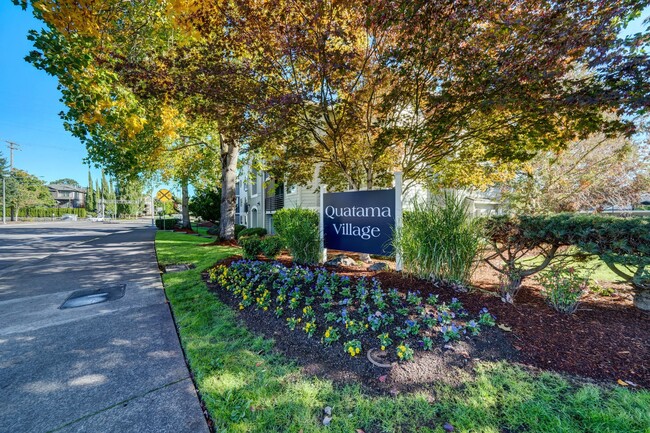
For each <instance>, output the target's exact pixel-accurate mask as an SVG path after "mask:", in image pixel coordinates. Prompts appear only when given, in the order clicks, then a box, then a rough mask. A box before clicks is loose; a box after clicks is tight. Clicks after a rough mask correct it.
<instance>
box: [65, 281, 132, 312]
mask: <svg viewBox="0 0 650 433" xmlns="http://www.w3.org/2000/svg"><path fill="white" fill-rule="evenodd" d="M125 290H126V284H119V285H116V286H109V287H102V288H101V289H84V290H77V291H76V292H72V294H71V295H70V296H68V299H66V300H65V302H64V303H63V304H61V306H60V307H59V309H61V310H63V309H65V308H76V307H85V306H86V305H93V304H99V303H101V302H106V301H114V300H116V299H120V298H121V297H122V296H124V291H125Z"/></svg>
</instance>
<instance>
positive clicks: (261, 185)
mask: <svg viewBox="0 0 650 433" xmlns="http://www.w3.org/2000/svg"><path fill="white" fill-rule="evenodd" d="M318 172H319V170H318V167H316V169H315V170H314V176H313V178H312V180H311V182H310V183H309V184H307V185H303V186H300V185H286V184H285V183H284V182H278V181H277V180H276V179H273V178H270V177H269V175H268V173H266V172H263V171H256V170H254V169H252V168H251V167H250V166H249V165H245V166H244V167H243V168H242V170H241V171H240V173H239V176H238V179H237V185H236V187H235V191H236V195H237V207H236V214H235V223H236V224H242V225H245V226H246V227H263V228H265V229H266V230H267V231H268V232H269V233H271V234H272V233H274V230H273V214H275V212H277V211H278V210H280V209H282V208H285V207H286V208H296V207H300V208H303V209H313V210H315V211H317V212H318V211H319V210H320V190H319V187H320V182H319V177H318ZM459 193H460V194H462V195H463V196H464V198H465V200H466V201H467V203H468V206H469V210H470V212H471V213H472V214H473V215H475V216H482V215H492V214H498V213H501V212H502V206H501V203H500V202H499V201H498V198H497V196H496V190H488V191H486V192H479V191H475V192H474V191H471V192H470V191H459ZM430 196H431V194H430V192H429V191H427V190H426V189H425V188H423V187H422V186H421V185H414V186H412V187H411V188H408V189H407V191H405V193H404V194H403V196H402V203H403V206H404V209H405V210H408V208H409V207H410V203H412V202H413V200H422V199H424V200H429V199H430Z"/></svg>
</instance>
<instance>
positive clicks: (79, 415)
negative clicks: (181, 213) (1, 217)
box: [0, 222, 208, 433]
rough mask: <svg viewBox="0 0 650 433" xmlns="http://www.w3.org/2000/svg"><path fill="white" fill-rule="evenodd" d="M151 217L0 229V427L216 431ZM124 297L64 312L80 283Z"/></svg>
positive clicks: (16, 432) (14, 430)
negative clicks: (193, 371) (175, 311)
mask: <svg viewBox="0 0 650 433" xmlns="http://www.w3.org/2000/svg"><path fill="white" fill-rule="evenodd" d="M154 236H155V230H154V229H152V228H150V227H148V224H147V223H146V222H140V223H138V222H134V223H128V224H103V223H88V222H52V223H39V224H21V225H7V226H3V225H0V408H1V409H0V432H2V433H4V432H11V433H19V432H50V431H57V432H58V431H61V432H170V433H171V432H173V433H176V432H208V427H207V424H206V422H205V419H204V417H203V415H202V412H201V408H200V404H199V402H198V398H197V396H196V392H195V390H194V387H193V384H192V381H191V379H190V377H189V372H188V370H187V367H186V365H185V362H184V360H183V356H182V352H181V349H180V345H179V342H178V337H177V335H176V332H175V329H174V325H173V322H172V318H171V313H170V311H169V308H168V305H167V304H166V303H165V297H164V293H163V290H162V283H161V280H160V274H159V272H158V267H157V262H156V258H155V251H154V246H153V239H154ZM118 284H125V285H126V291H125V295H124V297H123V298H121V299H118V300H114V301H109V302H104V303H99V304H95V305H89V306H84V307H78V308H72V309H63V310H61V309H59V306H60V305H61V304H62V303H63V302H64V301H65V299H66V298H67V297H68V296H69V295H70V294H71V293H72V292H73V291H76V290H80V289H95V288H102V287H107V286H111V285H118Z"/></svg>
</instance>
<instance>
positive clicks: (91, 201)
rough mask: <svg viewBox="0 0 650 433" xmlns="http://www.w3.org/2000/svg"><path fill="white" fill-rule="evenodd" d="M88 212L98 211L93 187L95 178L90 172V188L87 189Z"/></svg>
mask: <svg viewBox="0 0 650 433" xmlns="http://www.w3.org/2000/svg"><path fill="white" fill-rule="evenodd" d="M86 210H87V211H88V212H95V211H96V210H97V207H96V203H95V189H94V187H93V178H92V176H91V174H90V170H88V187H87V188H86Z"/></svg>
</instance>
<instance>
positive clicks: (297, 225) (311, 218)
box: [273, 208, 320, 264]
mask: <svg viewBox="0 0 650 433" xmlns="http://www.w3.org/2000/svg"><path fill="white" fill-rule="evenodd" d="M273 226H274V227H275V231H276V233H277V234H278V235H279V236H280V237H281V238H282V241H283V242H284V244H285V245H286V246H287V248H289V251H290V252H291V255H292V256H293V261H294V262H296V263H300V264H316V263H318V259H319V255H320V234H319V232H318V213H316V211H313V210H309V209H301V208H285V209H280V210H279V211H277V212H276V213H275V215H274V216H273Z"/></svg>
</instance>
